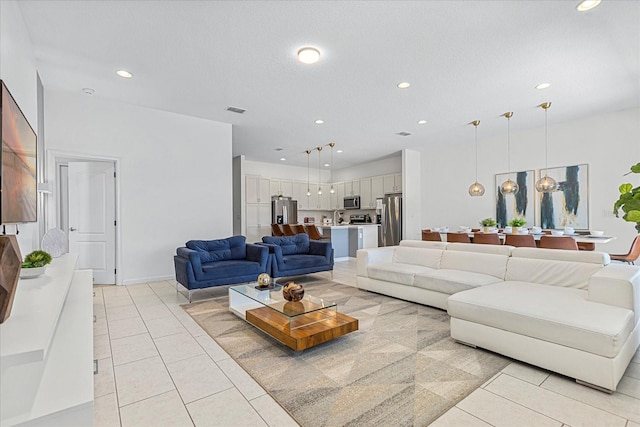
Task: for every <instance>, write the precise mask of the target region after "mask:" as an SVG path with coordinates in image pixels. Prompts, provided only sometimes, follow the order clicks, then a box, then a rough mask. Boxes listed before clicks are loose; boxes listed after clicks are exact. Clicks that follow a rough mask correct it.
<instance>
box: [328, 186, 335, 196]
mask: <svg viewBox="0 0 640 427" xmlns="http://www.w3.org/2000/svg"><path fill="white" fill-rule="evenodd" d="M335 192H336V190H334V189H333V184H331V190H329V193H331V194H333V193H335Z"/></svg>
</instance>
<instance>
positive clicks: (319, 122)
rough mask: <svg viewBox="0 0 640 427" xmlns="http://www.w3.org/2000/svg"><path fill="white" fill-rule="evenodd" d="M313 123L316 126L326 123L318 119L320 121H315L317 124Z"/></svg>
mask: <svg viewBox="0 0 640 427" xmlns="http://www.w3.org/2000/svg"><path fill="white" fill-rule="evenodd" d="M313 123H315V124H317V125H321V124H323V123H324V120H322V119H318V120H316V121H315V122H313Z"/></svg>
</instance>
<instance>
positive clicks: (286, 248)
mask: <svg viewBox="0 0 640 427" xmlns="http://www.w3.org/2000/svg"><path fill="white" fill-rule="evenodd" d="M262 241H263V242H264V243H268V244H271V245H278V246H280V248H281V249H282V255H294V254H308V253H309V236H308V235H307V234H302V233H300V234H296V235H295V236H285V237H271V236H265V237H263V238H262Z"/></svg>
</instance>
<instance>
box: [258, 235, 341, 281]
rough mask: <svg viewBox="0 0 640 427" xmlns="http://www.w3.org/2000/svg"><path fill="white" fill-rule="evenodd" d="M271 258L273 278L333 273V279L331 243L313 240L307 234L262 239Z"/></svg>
mask: <svg viewBox="0 0 640 427" xmlns="http://www.w3.org/2000/svg"><path fill="white" fill-rule="evenodd" d="M262 244H263V245H264V246H266V247H268V248H269V255H270V256H271V270H270V274H271V277H273V278H277V277H286V276H297V275H300V274H309V273H317V272H320V271H331V277H333V247H332V246H331V242H322V241H316V240H311V241H309V236H308V235H307V234H296V235H295V236H285V237H271V236H265V237H263V238H262Z"/></svg>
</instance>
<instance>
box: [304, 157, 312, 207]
mask: <svg viewBox="0 0 640 427" xmlns="http://www.w3.org/2000/svg"><path fill="white" fill-rule="evenodd" d="M305 153H307V197H311V184H310V182H309V174H310V172H309V171H310V168H309V156H310V155H311V150H307V151H305Z"/></svg>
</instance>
